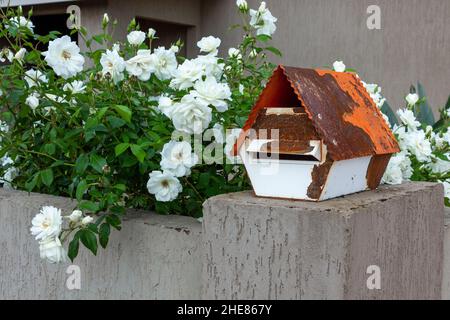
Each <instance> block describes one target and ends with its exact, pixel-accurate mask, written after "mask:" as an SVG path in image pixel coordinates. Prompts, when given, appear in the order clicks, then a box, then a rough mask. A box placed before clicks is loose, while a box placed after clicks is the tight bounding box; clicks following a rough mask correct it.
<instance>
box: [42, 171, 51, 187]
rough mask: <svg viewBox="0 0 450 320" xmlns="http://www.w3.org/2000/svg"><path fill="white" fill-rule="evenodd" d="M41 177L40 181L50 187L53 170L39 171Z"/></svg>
mask: <svg viewBox="0 0 450 320" xmlns="http://www.w3.org/2000/svg"><path fill="white" fill-rule="evenodd" d="M41 179H42V183H44V184H45V185H46V186H47V187H50V185H51V184H52V182H53V170H52V169H46V170H43V171H41Z"/></svg>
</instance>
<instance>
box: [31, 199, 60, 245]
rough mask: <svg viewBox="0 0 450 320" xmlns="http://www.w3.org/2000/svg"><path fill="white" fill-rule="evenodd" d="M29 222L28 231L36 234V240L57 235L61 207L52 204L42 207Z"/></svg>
mask: <svg viewBox="0 0 450 320" xmlns="http://www.w3.org/2000/svg"><path fill="white" fill-rule="evenodd" d="M31 224H32V227H31V228H30V231H31V234H32V235H33V236H36V240H44V239H47V238H55V237H58V236H59V234H60V233H61V225H62V217H61V209H58V208H55V207H52V206H45V207H42V208H41V210H40V213H38V214H37V215H36V216H35V217H34V218H33V220H32V221H31Z"/></svg>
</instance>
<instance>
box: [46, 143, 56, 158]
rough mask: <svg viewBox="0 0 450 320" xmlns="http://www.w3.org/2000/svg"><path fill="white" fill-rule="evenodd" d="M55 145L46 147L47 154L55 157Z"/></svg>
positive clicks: (50, 144)
mask: <svg viewBox="0 0 450 320" xmlns="http://www.w3.org/2000/svg"><path fill="white" fill-rule="evenodd" d="M55 150H56V148H55V145H54V144H53V143H47V144H46V145H44V151H45V153H47V154H49V155H53V154H55Z"/></svg>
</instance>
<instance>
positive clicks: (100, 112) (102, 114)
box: [96, 107, 109, 120]
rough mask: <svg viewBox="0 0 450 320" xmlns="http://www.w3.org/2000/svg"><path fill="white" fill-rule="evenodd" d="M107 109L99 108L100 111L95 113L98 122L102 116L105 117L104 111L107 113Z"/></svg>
mask: <svg viewBox="0 0 450 320" xmlns="http://www.w3.org/2000/svg"><path fill="white" fill-rule="evenodd" d="M108 109H109V108H108V107H104V108H101V109H100V110H98V112H97V115H96V116H97V119H98V120H101V119H102V118H103V116H104V115H105V113H106V111H108Z"/></svg>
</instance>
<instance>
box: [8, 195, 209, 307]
mask: <svg viewBox="0 0 450 320" xmlns="http://www.w3.org/2000/svg"><path fill="white" fill-rule="evenodd" d="M43 205H53V206H56V207H58V208H61V209H62V210H63V213H65V214H67V213H70V212H71V211H72V209H73V208H74V205H75V204H74V202H72V201H70V200H69V199H66V198H61V197H52V196H47V195H40V194H31V195H28V194H27V193H25V192H17V191H6V190H4V189H2V188H0V221H1V223H0V299H199V298H200V292H201V268H202V264H201V224H200V223H199V222H198V221H197V220H195V219H192V218H188V217H180V216H160V215H156V214H154V213H151V212H139V213H137V212H135V213H132V214H131V215H130V216H128V217H127V220H126V221H125V222H124V223H123V229H122V231H120V232H118V231H112V234H111V238H110V241H109V245H108V248H107V250H103V249H101V248H99V252H98V255H97V257H94V256H93V255H92V254H91V253H90V252H87V250H85V249H83V250H81V249H80V255H79V257H78V258H77V259H76V261H75V262H74V264H76V265H78V266H79V267H80V270H81V289H80V290H68V289H67V287H66V280H67V279H68V277H69V275H68V274H66V269H67V267H68V266H69V265H70V263H67V264H62V265H51V264H49V263H47V262H45V261H43V260H41V259H40V257H39V249H38V244H37V241H36V240H34V238H33V237H32V236H31V235H30V234H29V228H30V224H31V219H32V218H33V216H34V215H35V214H36V213H37V212H38V211H39V208H40V207H41V206H43ZM80 248H81V245H80Z"/></svg>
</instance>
